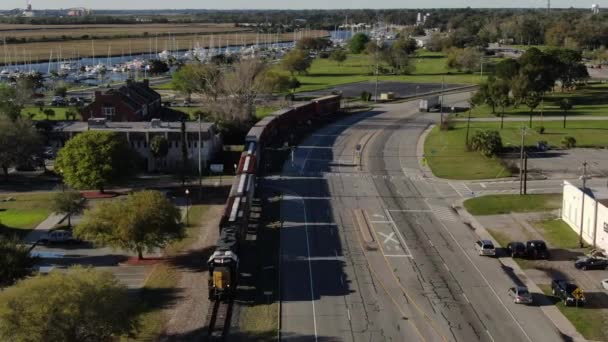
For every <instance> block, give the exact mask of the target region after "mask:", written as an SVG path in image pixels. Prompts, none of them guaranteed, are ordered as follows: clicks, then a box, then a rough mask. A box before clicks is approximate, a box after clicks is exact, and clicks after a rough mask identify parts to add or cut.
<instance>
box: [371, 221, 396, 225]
mask: <svg viewBox="0 0 608 342" xmlns="http://www.w3.org/2000/svg"><path fill="white" fill-rule="evenodd" d="M369 223H373V224H389V223H391V221H369Z"/></svg>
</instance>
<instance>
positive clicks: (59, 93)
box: [54, 85, 68, 97]
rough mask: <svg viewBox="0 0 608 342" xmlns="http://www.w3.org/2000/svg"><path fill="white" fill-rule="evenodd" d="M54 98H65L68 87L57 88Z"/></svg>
mask: <svg viewBox="0 0 608 342" xmlns="http://www.w3.org/2000/svg"><path fill="white" fill-rule="evenodd" d="M54 94H55V96H61V97H66V96H68V87H66V86H63V85H62V86H58V87H57V88H55V91H54Z"/></svg>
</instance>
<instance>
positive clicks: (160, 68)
mask: <svg viewBox="0 0 608 342" xmlns="http://www.w3.org/2000/svg"><path fill="white" fill-rule="evenodd" d="M148 65H149V71H150V73H151V74H153V75H158V74H164V73H166V72H167V71H169V65H168V64H167V63H165V62H163V61H161V60H159V59H152V60H150V61H149V62H148Z"/></svg>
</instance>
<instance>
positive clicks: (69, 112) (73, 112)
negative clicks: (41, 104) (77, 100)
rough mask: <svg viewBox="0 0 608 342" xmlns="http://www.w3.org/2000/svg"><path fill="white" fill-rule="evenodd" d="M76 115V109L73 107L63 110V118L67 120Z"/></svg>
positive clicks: (72, 118)
mask: <svg viewBox="0 0 608 342" xmlns="http://www.w3.org/2000/svg"><path fill="white" fill-rule="evenodd" d="M76 116H78V110H77V109H75V108H68V109H67V110H66V111H65V118H66V119H67V120H76Z"/></svg>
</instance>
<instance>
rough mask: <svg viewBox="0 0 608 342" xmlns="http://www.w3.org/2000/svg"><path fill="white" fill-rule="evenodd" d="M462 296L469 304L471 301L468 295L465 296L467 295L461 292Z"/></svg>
mask: <svg viewBox="0 0 608 342" xmlns="http://www.w3.org/2000/svg"><path fill="white" fill-rule="evenodd" d="M462 296H463V297H464V299H466V301H467V303H469V304H471V301H470V300H469V297H467V295H466V294H464V292H463V293H462Z"/></svg>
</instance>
